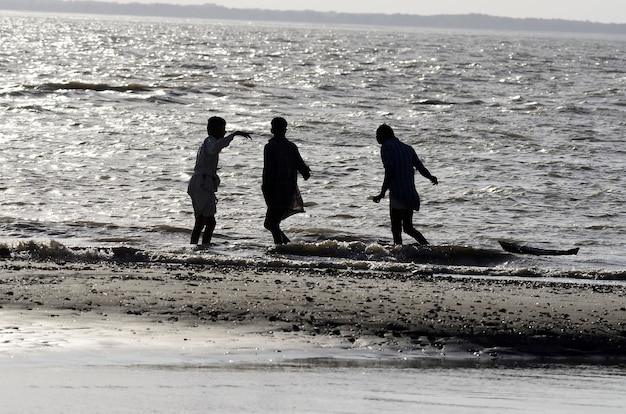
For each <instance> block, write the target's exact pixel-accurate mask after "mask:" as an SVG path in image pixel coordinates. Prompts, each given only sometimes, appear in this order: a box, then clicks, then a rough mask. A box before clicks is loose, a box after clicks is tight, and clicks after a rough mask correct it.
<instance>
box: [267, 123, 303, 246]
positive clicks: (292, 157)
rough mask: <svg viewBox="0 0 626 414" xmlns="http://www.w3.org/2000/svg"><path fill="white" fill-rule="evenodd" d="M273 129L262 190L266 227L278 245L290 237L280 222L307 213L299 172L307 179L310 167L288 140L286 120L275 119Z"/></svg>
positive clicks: (286, 241) (268, 144) (294, 145)
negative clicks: (301, 192)
mask: <svg viewBox="0 0 626 414" xmlns="http://www.w3.org/2000/svg"><path fill="white" fill-rule="evenodd" d="M271 131H272V134H273V136H272V138H271V139H270V140H269V142H268V143H267V144H265V148H264V150H263V184H262V187H261V189H262V191H263V197H264V198H265V204H267V213H266V214H265V223H264V227H265V228H266V229H268V230H269V231H270V232H272V237H273V238H274V243H275V244H286V243H289V239H288V238H287V236H286V235H285V233H283V231H282V230H281V229H280V222H281V221H282V220H284V219H285V218H287V217H289V216H291V215H293V214H296V213H302V212H304V207H303V203H302V196H301V195H300V190H299V189H298V173H300V174H302V177H303V178H304V179H305V180H308V179H309V177H310V176H311V170H310V168H309V167H308V166H307V165H306V164H305V163H304V161H303V160H302V157H301V156H300V152H299V151H298V147H297V146H296V144H294V143H293V142H291V141H289V140H288V139H287V137H286V133H287V121H286V120H285V119H284V118H274V119H272V130H271Z"/></svg>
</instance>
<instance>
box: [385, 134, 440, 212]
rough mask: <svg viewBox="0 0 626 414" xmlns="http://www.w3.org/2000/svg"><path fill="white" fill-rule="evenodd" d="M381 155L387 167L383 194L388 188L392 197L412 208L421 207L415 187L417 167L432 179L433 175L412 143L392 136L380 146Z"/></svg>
mask: <svg viewBox="0 0 626 414" xmlns="http://www.w3.org/2000/svg"><path fill="white" fill-rule="evenodd" d="M380 155H381V158H382V161H383V166H384V167H385V180H384V181H383V187H382V191H381V192H382V194H383V195H384V194H385V193H386V192H387V190H389V194H390V196H391V197H392V198H395V199H397V200H398V201H399V202H400V203H402V204H403V205H405V206H406V207H407V208H410V209H411V210H416V211H418V210H419V209H420V197H419V194H418V193H417V190H416V189H415V169H417V170H418V171H419V172H420V174H421V175H423V176H424V177H426V178H428V179H430V178H431V177H432V175H431V174H430V172H429V171H428V170H427V169H426V167H424V164H422V162H421V161H420V159H419V158H418V157H417V154H416V153H415V150H414V149H413V147H411V146H410V145H407V144H404V143H403V142H400V140H399V139H398V138H396V137H393V138H390V139H388V140H387V141H385V142H384V143H383V145H382V146H381V148H380Z"/></svg>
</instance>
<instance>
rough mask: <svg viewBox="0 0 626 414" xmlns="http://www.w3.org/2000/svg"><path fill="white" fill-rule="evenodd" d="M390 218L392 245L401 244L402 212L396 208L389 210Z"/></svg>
mask: <svg viewBox="0 0 626 414" xmlns="http://www.w3.org/2000/svg"><path fill="white" fill-rule="evenodd" d="M389 211H390V216H391V234H392V235H393V244H402V212H403V211H404V210H399V209H396V208H389Z"/></svg>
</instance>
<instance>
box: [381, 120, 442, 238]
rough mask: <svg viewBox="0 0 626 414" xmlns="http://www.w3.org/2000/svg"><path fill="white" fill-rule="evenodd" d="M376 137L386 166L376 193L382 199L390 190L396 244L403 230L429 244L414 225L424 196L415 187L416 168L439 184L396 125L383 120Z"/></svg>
mask: <svg viewBox="0 0 626 414" xmlns="http://www.w3.org/2000/svg"><path fill="white" fill-rule="evenodd" d="M376 140H377V141H378V143H379V144H380V145H381V147H380V155H381V158H382V161H383V166H384V167H385V179H384V181H383V186H382V189H381V190H380V194H378V195H377V196H375V197H373V200H374V202H375V203H379V202H380V200H381V199H382V198H384V197H385V193H386V192H387V190H389V207H390V215H391V233H392V234H393V242H394V244H402V230H404V232H405V233H407V234H408V235H409V236H411V237H413V238H414V239H415V240H417V242H418V243H420V244H428V241H427V240H426V239H425V238H424V236H423V235H422V233H420V232H419V231H417V230H416V229H415V228H414V227H413V211H419V209H420V197H419V194H418V193H417V190H416V189H415V169H417V171H419V173H420V174H421V175H423V176H424V177H426V178H428V179H429V180H430V181H431V182H432V183H433V185H437V184H438V181H437V177H435V176H434V175H432V174H431V173H430V172H429V171H428V170H427V169H426V167H424V165H423V164H422V162H421V161H420V160H419V158H418V157H417V154H416V153H415V150H414V149H413V147H411V146H410V145H407V144H404V143H402V142H400V140H399V139H398V138H396V136H395V134H394V132H393V129H391V127H390V126H389V125H386V124H383V125H381V126H380V127H378V129H377V130H376Z"/></svg>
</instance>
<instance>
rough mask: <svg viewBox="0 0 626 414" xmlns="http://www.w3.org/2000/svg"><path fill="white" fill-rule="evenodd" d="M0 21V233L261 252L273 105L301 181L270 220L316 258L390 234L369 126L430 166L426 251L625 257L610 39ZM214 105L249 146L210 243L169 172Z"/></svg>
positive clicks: (232, 172) (620, 75)
mask: <svg viewBox="0 0 626 414" xmlns="http://www.w3.org/2000/svg"><path fill="white" fill-rule="evenodd" d="M0 20H1V23H2V24H1V25H0V33H1V34H2V36H1V37H0V39H1V40H0V42H1V43H2V52H1V53H0V69H1V70H2V71H3V73H4V74H5V82H4V83H3V85H2V86H0V109H1V110H2V112H3V122H2V123H1V124H0V144H1V145H2V147H3V151H2V152H1V153H0V239H1V240H2V241H5V242H7V243H9V244H14V243H16V242H17V241H27V240H35V241H44V242H48V241H49V240H51V239H53V240H59V241H61V242H62V243H64V244H66V245H68V246H119V245H125V246H133V247H136V248H140V249H148V250H152V251H158V252H169V253H172V254H174V255H185V254H201V255H203V254H204V255H210V254H216V255H218V256H223V255H228V256H229V257H233V256H234V257H246V258H252V259H264V258H267V256H268V253H269V254H270V256H271V255H272V253H273V252H272V251H270V252H268V247H270V245H271V237H270V235H269V233H268V232H266V231H265V230H264V229H263V228H262V221H263V215H264V208H265V206H264V203H263V199H262V196H261V193H260V175H261V169H262V149H263V145H264V143H265V142H266V140H267V138H269V121H270V120H271V118H272V117H274V116H279V115H280V116H285V117H286V118H287V120H288V121H289V122H290V129H289V137H290V138H292V140H293V141H294V142H296V143H297V144H298V145H299V147H300V150H301V152H302V154H303V156H304V158H305V160H306V161H307V163H308V164H309V165H310V166H311V168H312V170H313V174H312V178H311V179H310V180H309V181H307V182H303V181H301V182H300V187H301V189H302V192H303V196H304V200H305V203H306V209H307V212H306V213H305V214H301V215H297V216H294V217H291V218H289V219H288V220H286V222H285V223H284V228H285V231H286V232H287V234H288V235H290V236H291V238H292V240H294V241H295V242H296V244H298V245H300V246H303V247H304V248H305V250H306V249H308V250H309V252H308V253H306V254H305V256H304V257H305V258H307V257H309V259H306V260H310V261H313V262H315V261H317V260H319V259H318V257H319V256H320V255H321V256H323V255H324V254H320V252H324V247H323V246H322V247H320V246H319V244H320V243H326V242H330V243H335V246H339V244H337V243H344V242H358V243H363V245H364V246H365V247H363V248H359V249H358V250H359V251H361V250H364V249H366V248H367V247H368V246H372V247H373V248H378V247H381V246H382V248H383V249H385V247H384V246H385V245H386V244H388V243H390V241H391V235H390V230H389V224H388V217H387V215H388V213H387V207H386V206H385V205H384V204H385V203H381V204H380V205H376V204H374V203H372V202H371V201H370V200H369V199H368V197H369V196H371V195H373V194H376V193H377V192H378V190H379V187H380V183H381V180H382V167H381V163H380V158H379V148H378V145H377V144H376V143H375V141H374V131H375V129H376V127H377V126H378V125H379V124H380V123H383V122H386V123H389V124H390V125H392V126H393V127H394V128H395V129H396V133H397V135H398V136H399V137H400V138H401V139H402V140H404V141H406V142H408V143H410V144H412V145H414V146H415V148H416V150H417V152H418V154H419V155H420V157H421V159H422V160H423V162H424V163H425V165H426V166H427V167H428V168H429V169H430V171H431V172H432V173H433V174H435V175H436V176H438V178H439V181H440V185H439V186H437V187H432V186H430V183H429V182H428V181H427V180H425V179H421V178H420V177H417V182H418V189H419V191H420V193H421V195H422V199H423V208H422V211H421V212H420V213H419V214H418V215H416V218H415V222H416V225H417V227H418V228H419V229H421V230H422V231H423V233H424V234H425V235H426V237H427V238H428V239H429V240H430V241H431V243H432V244H434V245H443V246H447V245H450V246H470V247H472V248H477V249H494V250H499V246H498V244H497V240H498V239H512V240H518V241H522V242H525V243H528V244H530V245H533V246H537V247H548V248H571V247H574V246H577V247H580V253H579V255H578V256H575V257H563V258H524V259H523V260H522V261H521V262H519V261H518V259H511V261H510V262H507V263H505V264H503V265H502V266H505V267H507V266H508V268H510V269H517V268H522V269H534V268H539V269H543V270H545V271H547V272H549V271H556V273H557V274H561V273H568V272H570V271H574V272H576V271H578V270H579V269H585V270H589V269H591V270H594V271H600V272H609V273H611V272H618V273H619V272H623V270H624V266H625V265H626V255H623V254H622V253H623V251H624V250H625V247H626V229H625V227H624V220H623V215H624V204H623V200H624V187H625V186H624V181H623V180H624V178H623V171H624V168H625V167H626V164H625V163H626V161H624V160H625V159H626V158H625V157H624V155H625V153H626V148H625V145H626V144H625V143H624V140H623V136H622V131H623V129H624V125H625V121H624V119H626V118H625V117H624V109H625V108H626V96H625V84H626V70H625V69H624V68H625V67H626V64H625V63H626V62H625V60H626V54H625V53H624V52H625V48H626V40H625V39H624V38H623V37H604V36H594V35H558V34H545V35H544V34H537V35H532V34H527V33H525V34H516V33H506V34H503V33H481V32H469V33H464V32H449V31H426V30H419V29H391V28H390V29H384V28H368V27H320V26H307V25H287V24H267V23H263V24H261V23H236V22H217V21H203V20H175V19H171V20H167V19H150V18H124V17H102V16H98V17H92V16H69V15H36V14H31V15H29V14H15V13H7V12H3V13H2V14H1V15H0ZM211 115H221V116H223V117H225V118H226V119H227V120H228V122H229V125H228V128H229V129H231V130H233V129H247V130H250V131H253V132H254V134H255V138H254V139H253V140H252V141H246V140H240V139H236V140H235V142H234V143H233V145H232V146H231V147H230V148H228V149H226V150H225V151H224V153H223V155H222V157H221V167H222V169H221V176H222V182H223V187H222V188H221V189H220V194H219V199H220V203H219V206H218V216H217V220H218V227H217V230H216V236H215V241H216V243H217V245H216V246H215V247H214V248H213V250H212V251H210V252H200V253H197V252H194V251H193V250H190V249H189V247H188V245H187V242H188V238H189V232H190V228H191V226H192V224H193V223H192V221H193V218H192V210H191V205H190V200H189V198H188V196H187V194H186V185H187V181H188V179H189V176H190V172H191V170H192V168H193V161H194V157H195V153H196V150H197V147H198V146H199V144H200V143H201V141H202V139H203V138H204V136H205V122H206V119H207V117H208V116H211ZM405 241H407V242H408V240H405ZM339 247H341V246H339ZM326 250H328V249H326ZM300 253H301V252H300ZM387 256H389V254H388V255H387ZM390 256H391V257H392V259H391V260H392V261H393V260H396V258H395V256H394V255H393V254H391V255H390ZM281 257H282V256H280V255H278V257H277V259H280V258H281ZM344 260H345V258H344ZM374 260H375V261H379V262H381V261H382V262H385V261H388V260H387V259H383V260H378V259H374Z"/></svg>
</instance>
